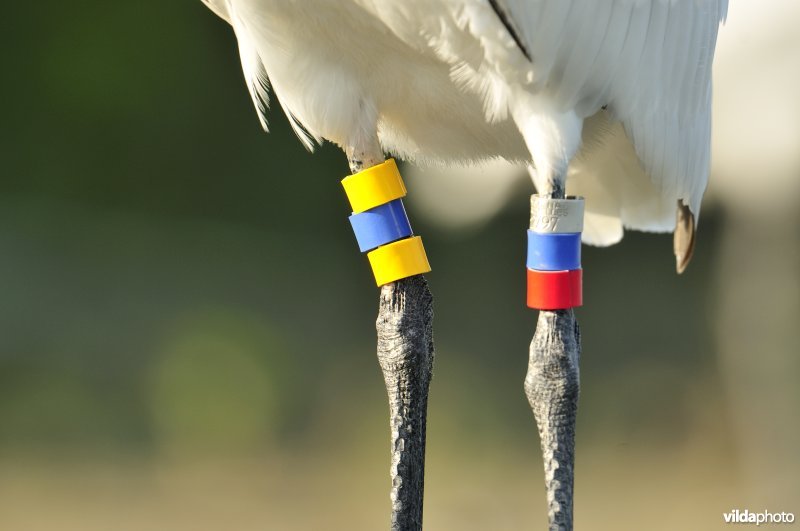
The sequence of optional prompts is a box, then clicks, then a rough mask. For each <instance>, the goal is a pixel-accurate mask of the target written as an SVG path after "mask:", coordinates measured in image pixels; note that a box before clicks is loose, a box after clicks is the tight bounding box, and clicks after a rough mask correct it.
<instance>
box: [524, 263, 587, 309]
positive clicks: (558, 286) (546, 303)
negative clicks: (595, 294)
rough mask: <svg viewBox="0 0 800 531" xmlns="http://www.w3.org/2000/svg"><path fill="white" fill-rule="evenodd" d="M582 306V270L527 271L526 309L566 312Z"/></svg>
mask: <svg viewBox="0 0 800 531" xmlns="http://www.w3.org/2000/svg"><path fill="white" fill-rule="evenodd" d="M582 305H583V270H582V269H574V270H572V271H534V270H532V269H528V308H533V309H536V310H566V309H569V308H575V307H578V306H582Z"/></svg>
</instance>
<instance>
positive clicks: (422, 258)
mask: <svg viewBox="0 0 800 531" xmlns="http://www.w3.org/2000/svg"><path fill="white" fill-rule="evenodd" d="M367 258H369V263H370V265H371V266H372V273H373V274H374V275H375V283H376V284H377V285H378V286H383V285H384V284H388V283H390V282H394V281H395V280H400V279H401V278H408V277H413V276H414V275H421V274H423V273H428V272H430V270H431V266H430V264H429V263H428V257H427V255H426V254H425V247H423V246H422V238H420V237H419V236H413V237H411V238H406V239H405V240H400V241H397V242H394V243H390V244H389V245H384V246H382V247H378V248H377V249H375V250H374V251H370V252H368V253H367Z"/></svg>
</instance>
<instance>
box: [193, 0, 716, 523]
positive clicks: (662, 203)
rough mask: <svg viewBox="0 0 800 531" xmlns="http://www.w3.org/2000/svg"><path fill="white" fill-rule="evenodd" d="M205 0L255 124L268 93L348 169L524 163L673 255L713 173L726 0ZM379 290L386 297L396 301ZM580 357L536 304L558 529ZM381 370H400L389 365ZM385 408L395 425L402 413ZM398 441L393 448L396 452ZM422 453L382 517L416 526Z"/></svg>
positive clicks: (619, 232) (535, 349) (572, 333)
mask: <svg viewBox="0 0 800 531" xmlns="http://www.w3.org/2000/svg"><path fill="white" fill-rule="evenodd" d="M202 1H203V2H204V3H205V4H206V5H207V6H208V7H210V8H211V10H212V11H214V12H215V13H216V14H217V15H219V16H220V17H222V18H223V19H225V20H226V21H227V22H228V23H230V25H231V26H232V28H233V31H234V33H235V35H236V38H237V41H238V45H239V55H240V59H241V63H242V70H243V72H244V77H245V82H246V85H247V88H248V91H249V93H250V96H251V98H252V100H253V103H254V105H255V108H256V111H257V114H258V117H259V120H260V122H261V125H262V127H263V128H264V129H267V114H268V108H269V103H270V97H269V96H270V94H269V93H270V91H272V92H273V93H274V95H275V97H276V99H277V101H278V102H279V104H280V106H281V107H282V108H283V110H284V112H285V114H286V116H287V117H288V119H289V123H290V124H291V126H292V128H293V129H294V131H295V133H296V134H297V136H298V138H299V139H300V140H301V141H302V142H303V144H304V145H305V146H306V147H307V148H308V149H310V150H311V149H313V148H314V146H315V145H316V144H319V143H321V142H322V141H324V140H327V141H330V142H333V143H335V144H337V145H339V146H340V147H341V148H342V149H343V150H344V151H345V153H346V155H347V157H348V160H349V162H350V167H351V169H352V170H354V171H360V170H361V169H362V168H363V167H365V166H371V165H374V164H378V163H380V162H382V160H383V154H384V153H385V152H389V153H392V154H394V155H396V156H397V157H399V158H401V159H404V160H408V161H411V162H416V163H421V164H439V165H470V164H477V163H481V162H484V161H487V160H491V159H496V158H501V159H505V160H507V161H510V162H512V163H515V164H521V165H526V166H527V167H528V168H529V171H530V175H531V178H532V180H533V184H534V186H535V187H536V189H537V191H538V192H539V194H540V195H544V196H547V197H550V198H564V197H565V196H566V195H567V193H570V194H572V195H581V196H583V197H585V205H586V213H585V223H584V230H583V232H582V236H581V237H582V240H583V241H584V242H585V243H590V244H596V245H611V244H614V243H616V242H618V241H620V239H621V238H622V236H623V233H624V229H625V228H628V229H636V230H643V231H652V232H673V235H674V236H673V250H674V254H675V266H676V269H677V271H678V273H681V272H683V271H684V270H685V269H686V266H687V265H688V263H689V260H690V259H691V256H692V252H693V250H694V247H695V232H696V229H697V223H698V221H699V215H700V206H701V201H702V197H703V194H704V192H705V189H706V185H707V183H708V176H709V171H710V136H711V96H712V91H711V89H712V80H711V66H712V62H713V56H714V49H715V45H716V39H717V33H718V30H719V26H720V24H721V23H722V22H723V21H724V19H725V16H726V13H727V0H405V1H403V2H398V1H392V0H202ZM486 186H491V182H490V180H487V183H486ZM443 200H446V198H443ZM384 288H386V286H384ZM389 289H390V290H391V289H392V288H389ZM426 290H427V287H426V285H425V290H424V291H426ZM422 292H423V291H419V293H422ZM383 293H384V294H385V295H386V296H385V297H384V296H383V295H382V301H383V300H386V301H389V306H391V305H392V304H391V301H393V300H408V299H407V298H403V297H399V298H397V299H395V298H393V297H392V294H391V292H383ZM428 297H429V295H428ZM562 308H563V306H562ZM428 314H429V315H428V316H430V312H428ZM390 321H392V319H383V318H381V317H379V319H378V322H379V323H382V322H390ZM402 321H405V322H421V320H419V319H403V320H402ZM428 323H429V322H428ZM418 332H419V333H418ZM429 332H430V330H429V325H428V329H427V330H421V331H411V332H410V333H409V335H408V337H409V338H413V337H421V336H422V335H424V334H427V335H425V337H429ZM379 335H380V334H379ZM397 343H398V344H400V345H402V344H404V342H403V341H400V342H397ZM379 357H380V355H379ZM416 358H417V357H416V356H408V355H399V356H396V359H398V360H399V359H403V360H406V361H408V360H412V365H413V366H409V367H408V373H407V374H408V375H413V374H416V371H417V369H419V368H420V367H424V368H426V369H427V370H428V371H429V370H430V366H431V365H432V350H431V351H430V357H424V359H425V360H426V361H424V362H420V361H414V360H416ZM579 358H580V332H579V327H578V323H577V320H576V318H575V316H574V313H573V311H572V309H571V308H566V309H561V310H543V311H541V312H540V313H539V322H538V325H537V331H536V335H535V336H534V339H533V342H532V344H531V350H530V361H529V367H528V374H527V376H526V379H525V391H526V395H527V396H528V400H529V403H530V404H531V408H532V410H533V412H534V416H535V417H536V421H537V424H538V427H539V434H540V439H541V445H542V455H543V459H544V465H545V478H546V488H547V498H548V517H549V519H550V528H551V529H562V528H563V529H571V528H572V492H573V489H572V485H573V463H574V427H575V414H576V410H577V400H578V393H579V371H578V360H579ZM394 365H395V364H394V363H389V364H388V368H389V370H390V371H391V370H393V367H394ZM382 367H383V365H382ZM426 375H427V376H429V372H426ZM384 378H385V379H386V381H387V385H388V384H389V382H390V381H396V380H398V378H397V375H396V374H395V375H390V376H389V377H387V373H386V369H385V370H384ZM400 380H403V378H400ZM425 389H427V380H426V382H425ZM425 392H427V391H425ZM416 394H419V393H416ZM389 395H390V401H391V397H392V396H407V397H413V396H414V395H415V393H405V394H404V393H402V392H401V393H399V394H398V393H397V392H396V390H395V391H392V390H390V392H389ZM415 399H417V402H416V403H415V404H413V407H407V406H406V405H404V406H403V407H401V408H400V409H398V411H401V410H404V409H413V410H420V409H424V408H425V404H426V397H423V398H422V399H419V397H416V398H415ZM422 418H423V419H424V415H422ZM391 422H392V426H393V428H392V430H393V431H392V433H393V437H395V435H394V434H395V433H397V432H398V431H400V429H401V428H402V426H405V425H406V419H405V418H398V419H394V418H393V419H392V421H391ZM423 422H424V420H423ZM419 428H422V430H423V432H424V426H419V425H418V426H417V431H419ZM423 436H424V435H423ZM404 442H405V441H400V444H397V443H398V441H394V440H393V444H392V447H393V449H395V450H396V449H398V448H400V449H401V450H399V451H404V450H403V449H404V448H405V451H406V452H407V450H408V448H406V447H405V444H404ZM393 451H394V450H393ZM412 454H413V456H412ZM409 456H412V457H410V460H409ZM423 456H424V441H422V445H421V448H420V449H419V451H415V452H410V453H409V452H407V455H406V457H404V458H403V457H400V456H399V455H397V454H393V463H406V466H404V467H403V470H404V471H406V473H407V477H406V478H402V477H400V478H395V477H394V476H393V478H392V479H393V482H392V483H393V491H392V496H391V498H392V501H393V516H392V529H421V525H422V509H421V506H422V502H421V495H422V489H419V491H418V492H417V496H416V499H415V500H413V501H411V502H410V503H408V499H407V498H405V497H402V496H403V495H400V497H399V495H398V491H397V490H396V489H398V488H400V489H404V488H405V487H404V485H406V484H419V485H421V481H415V479H419V480H421V478H422V472H423V469H424V458H423ZM412 462H413V463H412ZM410 463H411V464H410ZM399 469H400V467H396V466H393V467H392V470H393V474H394V471H396V470H399ZM412 478H415V479H412ZM395 479H399V480H398V481H395ZM408 480H411V481H408ZM401 492H402V490H401ZM398 500H399V501H400V503H395V502H396V501H398Z"/></svg>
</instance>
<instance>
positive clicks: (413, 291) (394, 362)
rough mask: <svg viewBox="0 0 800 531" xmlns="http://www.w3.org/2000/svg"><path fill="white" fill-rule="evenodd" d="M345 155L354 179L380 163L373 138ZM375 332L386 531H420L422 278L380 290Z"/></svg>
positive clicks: (424, 365)
mask: <svg viewBox="0 0 800 531" xmlns="http://www.w3.org/2000/svg"><path fill="white" fill-rule="evenodd" d="M345 152H346V154H347V159H348V162H349V163H350V170H351V172H352V173H353V174H358V173H359V172H362V171H364V170H367V169H369V168H371V167H374V166H377V165H379V164H383V163H384V154H383V151H382V149H381V147H380V143H379V141H378V137H377V134H360V135H358V136H357V137H356V138H354V139H353V140H352V141H350V142H348V145H347V146H346V147H345ZM390 245H391V244H390ZM426 262H427V261H426ZM373 266H374V264H373ZM376 328H377V333H378V361H379V363H380V366H381V369H382V371H383V378H384V382H385V384H386V391H387V393H388V395H389V425H390V429H391V467H390V476H391V482H392V487H391V494H390V499H391V504H392V516H391V529H392V531H420V530H421V529H422V505H423V492H424V478H425V431H426V421H427V407H428V386H429V384H430V380H431V375H432V371H433V358H434V354H433V296H432V295H431V292H430V290H429V289H428V283H427V281H426V280H425V277H424V276H422V275H421V274H418V275H413V276H410V277H407V278H401V279H398V280H395V281H393V282H389V283H387V284H384V285H383V286H381V293H380V303H379V309H378V319H377V322H376Z"/></svg>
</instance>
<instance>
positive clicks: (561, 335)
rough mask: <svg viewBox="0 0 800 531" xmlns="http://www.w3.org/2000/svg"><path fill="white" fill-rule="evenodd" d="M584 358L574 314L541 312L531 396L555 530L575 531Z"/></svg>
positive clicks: (555, 192)
mask: <svg viewBox="0 0 800 531" xmlns="http://www.w3.org/2000/svg"><path fill="white" fill-rule="evenodd" d="M543 192H544V193H547V191H540V193H543ZM548 195H549V196H550V197H552V198H563V197H564V188H563V186H561V185H559V184H556V183H551V190H550V191H549V194H548ZM580 355H581V333H580V328H579V326H578V320H577V319H576V318H575V314H574V312H573V311H572V310H556V311H540V312H539V321H538V323H537V325H536V333H535V334H534V336H533V341H531V348H530V358H529V361H528V373H527V375H526V377H525V394H526V395H527V397H528V403H529V404H530V406H531V409H532V410H533V415H534V417H535V418H536V425H537V426H538V428H539V439H540V442H541V448H542V460H543V461H544V476H545V488H546V490H547V515H548V518H549V521H550V527H549V528H550V530H551V531H571V530H572V505H573V484H574V466H575V419H576V416H577V412H578V396H579V394H580V371H579V369H578V362H579V361H580Z"/></svg>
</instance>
